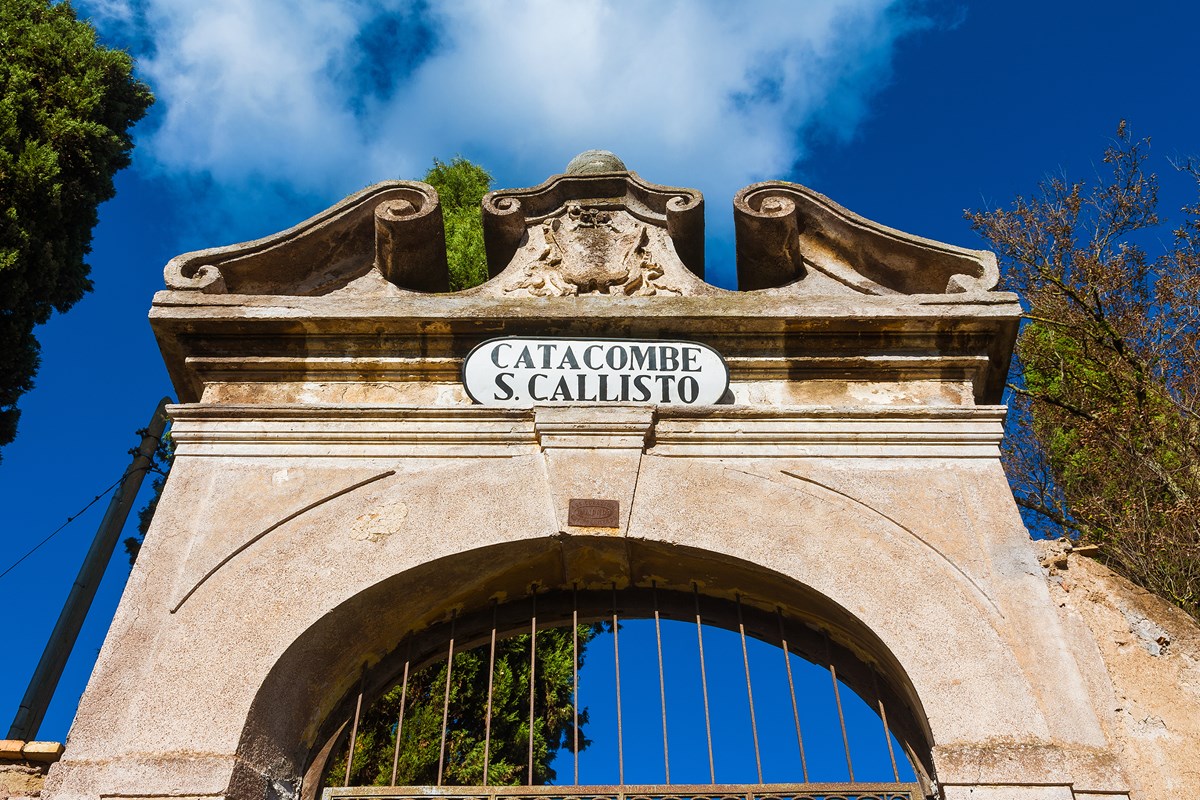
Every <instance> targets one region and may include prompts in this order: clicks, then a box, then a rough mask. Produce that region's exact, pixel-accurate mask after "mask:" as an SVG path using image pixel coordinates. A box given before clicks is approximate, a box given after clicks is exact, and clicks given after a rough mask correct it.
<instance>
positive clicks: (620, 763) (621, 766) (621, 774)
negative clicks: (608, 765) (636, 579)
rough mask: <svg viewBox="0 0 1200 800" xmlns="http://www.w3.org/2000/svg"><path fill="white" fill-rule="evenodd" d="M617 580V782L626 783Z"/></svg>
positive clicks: (614, 626)
mask: <svg viewBox="0 0 1200 800" xmlns="http://www.w3.org/2000/svg"><path fill="white" fill-rule="evenodd" d="M618 625H619V621H618V619H617V582H616V581H613V585H612V629H613V676H614V677H615V679H616V681H615V682H616V689H617V783H618V784H619V785H621V786H624V785H625V730H624V727H623V726H622V720H621V648H620V647H619V646H618V644H617V626H618Z"/></svg>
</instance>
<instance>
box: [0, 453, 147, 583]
mask: <svg viewBox="0 0 1200 800" xmlns="http://www.w3.org/2000/svg"><path fill="white" fill-rule="evenodd" d="M139 471H140V472H148V471H149V468H148V467H147V468H145V469H142V470H136V469H135V470H130V471H129V472H127V473H125V474H124V475H122V476H121V477H120V478H118V479H117V481H116V482H115V483H113V484H112V485H111V486H109V487H108V488H107V489H105V490H104V491H103V492H101V493H100V494H98V495H96V496H95V497H93V498H92V501H91V502H90V503H88V504H87V505H86V506H84V507H83V508H81V509H79V510H78V511H76V512H75V513H74V514H72V515H71V516H69V517H67V521H66V522H64V523H63V524H62V525H59V526H58V527H57V528H55V529H54V531H53V532H52V533H51V534H50V535H49V536H47V537H46V538H45V539H42V540H41V541H40V542H38V543H37V544H35V545H34V546H33V548H32V549H31V550H30V551H29V552H28V553H26V554H25V555H23V556H21V557H20V558H18V559H17V560H16V561H14V562H13V563H12V564H10V565H9V566H8V568H7V569H5V570H4V572H0V579H2V578H4V576H5V575H7V574H8V573H10V572H12V571H13V570H14V569H16V568H17V566H18V565H19V564H20V563H21V562H22V561H24V560H25V559H27V558H29V557H30V556H31V555H33V554H34V553H36V552H37V551H38V550H39V549H40V548H41V547H42V545H44V544H46V542H48V541H50V540H51V539H53V538H54V537H55V536H57V535H58V534H59V533H60V532H61V531H62V529H63V528H65V527H67V526H68V525H70V524H71V523H72V522H74V521H75V520H77V519H79V517H81V516H82V515H83V513H84V512H85V511H87V510H88V509H89V508H91V507H92V506H94V505H96V503H98V502H100V499H101V498H103V497H104V496H105V495H106V494H108V493H109V492H111V491H112V490H113V489H116V488H117V487H118V486H120V485H121V484H122V483H124V482H125V479H126V478H128V477H129V476H130V475H133V474H134V473H135V472H139Z"/></svg>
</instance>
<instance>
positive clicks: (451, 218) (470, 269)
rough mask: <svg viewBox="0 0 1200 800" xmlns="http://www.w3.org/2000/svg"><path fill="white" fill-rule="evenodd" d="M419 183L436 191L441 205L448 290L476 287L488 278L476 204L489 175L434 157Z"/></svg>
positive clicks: (462, 160) (457, 160)
mask: <svg viewBox="0 0 1200 800" xmlns="http://www.w3.org/2000/svg"><path fill="white" fill-rule="evenodd" d="M422 180H424V181H425V182H426V183H428V184H429V185H431V186H432V187H433V188H434V189H437V193H438V197H439V198H440V200H441V203H442V218H443V219H444V220H445V223H446V257H447V260H448V261H449V263H450V290H451V291H455V292H457V291H459V290H461V289H469V288H471V287H472V286H478V285H479V284H481V283H483V282H484V281H486V280H487V279H488V270H487V254H486V252H485V251H484V247H483V217H482V216H481V213H480V210H479V204H480V202H481V201H482V200H483V196H484V195H485V194H487V192H488V189H490V188H491V185H492V176H491V175H489V174H488V173H487V171H486V170H484V169H483V168H482V167H480V166H479V165H478V164H472V163H471V162H470V161H467V160H466V159H465V158H463V157H462V156H455V157H454V158H453V159H451V160H450V163H449V164H447V163H446V162H444V161H440V160H438V159H436V158H435V159H434V160H433V166H432V167H430V169H429V171H428V172H427V173H425V177H424V178H422Z"/></svg>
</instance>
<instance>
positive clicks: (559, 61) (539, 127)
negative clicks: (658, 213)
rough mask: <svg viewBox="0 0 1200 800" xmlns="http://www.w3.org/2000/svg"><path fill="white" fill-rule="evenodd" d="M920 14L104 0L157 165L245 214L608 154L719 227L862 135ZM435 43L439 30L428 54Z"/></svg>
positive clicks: (515, 178) (815, 6)
mask: <svg viewBox="0 0 1200 800" xmlns="http://www.w3.org/2000/svg"><path fill="white" fill-rule="evenodd" d="M899 5H900V4H899V3H898V2H896V1H895V0H805V1H804V2H795V1H794V0H776V1H775V2H759V3H754V4H751V3H726V2H717V1H715V0H713V1H711V2H699V1H698V0H673V1H667V0H660V1H659V2H645V1H643V2H639V1H638V0H590V1H589V2H570V3H566V2H557V1H555V0H529V1H528V2H513V3H497V2H489V0H455V2H447V3H442V4H440V5H437V6H435V7H431V8H426V7H425V6H424V5H421V4H413V3H409V2H404V1H403V0H388V2H381V1H380V0H376V1H375V2H370V1H369V0H355V1H354V2H349V1H346V0H343V1H342V2H338V1H337V0H304V1H303V2H294V0H291V1H288V0H254V2H244V0H206V2H203V3H180V2H177V0H127V2H126V3H122V2H121V0H91V1H90V2H84V3H83V4H82V6H83V9H84V11H85V12H89V11H90V12H92V13H93V15H94V19H95V21H96V22H97V24H98V25H100V27H101V28H102V29H106V27H107V28H108V29H109V31H110V32H113V31H115V30H116V29H117V27H120V26H123V27H124V29H125V31H126V33H127V34H128V35H132V36H134V37H135V40H141V41H143V42H146V43H148V45H149V49H148V52H147V53H145V54H143V55H142V56H141V57H140V60H139V64H140V71H141V74H142V76H143V77H144V79H145V80H147V82H149V83H150V84H151V86H152V88H153V89H154V91H155V93H156V94H157V96H158V99H159V103H160V108H159V109H158V119H159V124H158V126H157V127H155V128H152V129H151V130H150V131H149V132H148V133H146V134H144V135H143V136H142V140H141V142H140V147H141V148H142V149H143V151H145V152H143V153H142V154H141V155H142V157H145V156H146V155H149V156H150V157H151V158H152V159H153V161H154V162H155V163H156V164H157V166H158V167H159V168H160V169H161V170H163V171H164V172H166V173H167V174H168V175H172V176H176V177H178V178H180V179H183V180H185V181H192V182H193V183H194V182H195V181H196V180H202V181H204V182H205V183H206V184H207V185H210V186H212V187H215V189H216V191H217V193H218V195H219V196H223V197H224V198H225V202H228V203H232V204H236V203H237V202H239V200H238V198H244V197H246V196H247V195H246V193H247V192H250V193H251V194H255V195H259V194H261V191H260V187H262V186H264V185H268V186H271V187H274V189H275V190H278V189H280V188H282V189H284V190H285V191H290V192H294V193H296V194H299V195H309V196H319V197H321V198H322V199H323V200H327V201H332V200H333V199H335V198H336V197H338V196H340V195H342V194H345V193H348V192H350V191H353V190H355V189H357V188H359V187H361V186H363V185H365V184H368V183H372V182H375V181H378V180H382V179H386V178H391V177H417V176H419V175H420V174H421V173H422V172H423V171H424V169H425V168H426V167H427V166H428V164H429V163H430V160H431V159H432V158H433V157H434V156H439V157H442V158H447V157H449V156H452V155H454V154H456V153H462V154H464V155H467V156H468V157H471V158H474V159H475V160H478V161H481V162H482V163H484V164H485V166H487V167H489V168H490V169H491V170H492V171H493V173H494V174H495V175H496V177H497V179H498V183H499V184H500V185H504V186H514V185H524V184H529V183H533V182H537V181H540V180H542V179H543V178H545V177H546V176H547V175H549V174H552V173H554V172H558V171H560V170H561V169H562V167H563V166H564V165H565V164H566V162H567V160H568V159H569V158H570V157H571V156H572V155H574V154H575V153H577V152H579V151H581V150H584V149H587V148H591V147H602V148H605V149H610V150H613V151H615V152H616V153H617V154H618V155H620V156H621V157H622V158H623V159H624V160H625V162H626V163H627V164H628V165H629V166H630V168H631V169H635V170H637V171H638V172H640V173H641V174H642V175H643V177H645V178H647V179H648V180H651V181H655V182H659V183H669V184H682V185H689V186H696V187H698V188H700V189H702V190H704V191H705V192H706V195H707V196H708V197H709V209H710V210H709V225H710V227H714V226H715V227H717V228H718V229H719V228H724V227H727V223H725V222H724V221H723V218H724V217H727V216H728V212H727V211H726V209H727V208H728V205H727V204H728V201H729V198H730V197H731V196H732V194H733V192H734V191H736V190H737V189H738V188H740V187H741V186H742V185H744V184H746V183H749V182H751V181H753V180H758V179H762V178H766V177H781V176H784V175H787V174H789V173H790V172H791V168H792V166H793V165H794V164H795V163H797V162H798V161H801V160H802V159H803V157H804V140H805V136H806V133H808V132H810V131H811V130H812V129H813V128H814V126H820V127H823V128H826V129H828V130H830V131H832V132H833V133H834V134H836V135H839V136H848V135H850V134H851V133H852V132H853V130H854V128H855V126H856V124H857V123H858V122H859V121H860V117H861V115H862V114H863V113H864V109H865V108H866V104H867V102H868V100H869V98H870V96H871V94H872V93H873V92H874V91H875V90H876V89H877V88H878V87H879V86H880V85H881V84H883V83H885V82H886V80H887V77H888V71H889V64H890V58H891V50H892V46H893V44H894V43H895V41H896V40H897V38H899V37H900V36H902V35H903V34H905V33H906V32H908V31H909V30H911V29H912V28H913V27H914V25H915V24H916V23H914V22H913V20H912V18H911V16H909V15H907V14H906V13H905V12H904V9H903V7H898V6H899ZM131 20H135V21H136V22H131ZM389 23H391V26H390V27H389ZM133 25H136V26H137V28H138V30H137V31H133V32H131V31H130V28H131V26H133ZM418 30H425V31H426V32H427V33H428V32H432V34H433V35H432V38H431V39H429V42H430V45H429V46H428V47H423V48H422V47H418V48H417V53H416V57H414V55H413V52H412V51H413V46H412V43H413V41H414V36H415V34H414V31H418ZM113 38H116V39H118V40H119V39H120V36H119V35H117V36H114V37H113ZM427 38H428V37H427ZM417 39H418V40H419V37H417Z"/></svg>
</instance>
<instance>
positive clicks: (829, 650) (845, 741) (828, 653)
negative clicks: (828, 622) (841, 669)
mask: <svg viewBox="0 0 1200 800" xmlns="http://www.w3.org/2000/svg"><path fill="white" fill-rule="evenodd" d="M824 633H825V660H826V661H828V662H829V677H830V678H831V679H832V680H833V699H834V702H835V703H837V713H838V722H839V723H840V724H841V726H842V747H844V748H845V750H846V770H847V771H848V772H849V773H850V782H851V783H854V763H853V762H852V761H851V760H850V737H848V736H847V735H846V715H845V714H843V713H842V693H841V692H840V691H839V690H838V679H837V667H836V666H835V665H834V663H833V644H832V643H831V642H830V641H829V631H825V632H824Z"/></svg>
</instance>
